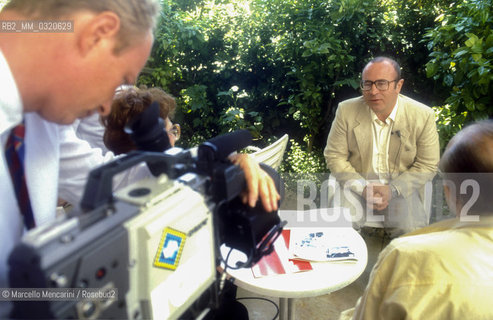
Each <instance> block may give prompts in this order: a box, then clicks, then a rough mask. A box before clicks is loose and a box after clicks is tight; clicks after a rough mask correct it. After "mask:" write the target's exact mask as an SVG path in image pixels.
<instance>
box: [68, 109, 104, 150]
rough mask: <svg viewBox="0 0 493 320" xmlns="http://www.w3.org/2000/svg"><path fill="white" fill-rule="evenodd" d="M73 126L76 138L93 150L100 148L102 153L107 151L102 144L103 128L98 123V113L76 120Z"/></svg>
mask: <svg viewBox="0 0 493 320" xmlns="http://www.w3.org/2000/svg"><path fill="white" fill-rule="evenodd" d="M73 126H74V128H75V134H76V135H77V137H78V138H80V139H82V140H85V141H87V142H88V143H89V145H90V146H91V147H93V148H100V149H101V150H102V152H103V153H106V152H108V151H109V150H108V148H106V146H105V145H104V142H103V136H104V130H105V128H104V126H103V124H102V123H101V122H100V115H99V113H94V114H92V115H90V116H88V117H85V118H83V119H77V120H76V121H75V122H74V124H73Z"/></svg>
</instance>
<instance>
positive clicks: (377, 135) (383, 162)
mask: <svg viewBox="0 0 493 320" xmlns="http://www.w3.org/2000/svg"><path fill="white" fill-rule="evenodd" d="M398 108H399V103H398V101H397V102H396V103H395V106H394V108H393V109H392V112H391V113H390V115H389V116H388V117H387V119H385V121H382V120H380V119H378V117H377V115H376V114H375V112H373V110H371V109H370V114H371V117H372V122H371V124H372V139H373V155H372V168H373V172H375V173H376V174H377V175H378V178H379V180H380V181H379V182H380V183H383V184H388V182H389V177H390V172H389V143H390V135H391V134H392V128H393V127H394V121H395V116H396V114H397V109H398Z"/></svg>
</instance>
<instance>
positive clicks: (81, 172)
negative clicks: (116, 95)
mask: <svg viewBox="0 0 493 320" xmlns="http://www.w3.org/2000/svg"><path fill="white" fill-rule="evenodd" d="M59 131H60V178H59V183H58V189H59V191H58V193H59V197H60V198H62V199H63V200H65V201H68V202H69V203H72V204H74V205H76V204H78V203H79V202H80V200H81V199H82V195H83V192H84V189H85V186H86V183H87V178H88V175H89V172H90V171H91V170H92V169H94V168H96V167H98V166H100V165H103V164H105V163H107V162H109V161H111V160H113V159H116V158H117V157H116V156H115V155H114V154H113V153H112V152H107V153H105V154H103V152H102V151H101V149H99V148H92V147H91V146H90V145H89V143H88V142H87V141H84V140H81V139H79V138H78V137H77V136H76V135H75V130H74V128H73V126H60V130H59ZM234 162H235V163H236V164H238V165H239V166H240V167H241V168H242V169H243V171H244V172H245V180H246V182H247V192H246V193H245V194H244V195H243V199H244V202H245V203H246V202H248V203H249V204H250V206H254V205H255V203H256V200H257V199H258V198H260V200H261V201H262V204H263V206H264V208H265V210H266V211H269V212H270V211H273V210H277V202H278V200H279V198H280V196H279V194H278V192H277V190H276V187H275V184H274V182H273V180H272V178H271V177H270V176H269V175H268V174H267V173H266V172H265V171H264V170H262V169H261V168H260V166H259V164H258V162H256V161H255V160H254V159H253V158H251V157H247V155H238V156H237V157H236V158H234ZM149 176H151V173H150V172H149V170H148V169H147V166H146V165H145V164H142V165H137V166H134V167H132V168H130V169H129V170H127V171H125V173H122V174H118V175H116V176H115V177H114V178H113V188H114V189H115V190H116V189H118V188H120V187H123V186H126V185H128V184H130V183H133V182H135V181H138V180H140V179H143V178H145V177H149Z"/></svg>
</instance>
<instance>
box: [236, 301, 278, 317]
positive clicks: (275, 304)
mask: <svg viewBox="0 0 493 320" xmlns="http://www.w3.org/2000/svg"><path fill="white" fill-rule="evenodd" d="M239 300H263V301H267V302H270V303H272V304H273V305H274V307H276V314H275V316H274V318H272V320H275V319H276V318H277V316H278V315H279V307H278V306H277V303H275V302H274V301H272V300H270V299H267V298H262V297H242V298H236V301H239Z"/></svg>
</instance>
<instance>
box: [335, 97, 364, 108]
mask: <svg viewBox="0 0 493 320" xmlns="http://www.w3.org/2000/svg"><path fill="white" fill-rule="evenodd" d="M364 104H365V100H364V99H363V96H359V97H354V98H349V99H346V100H344V101H342V102H341V103H339V107H345V108H347V107H349V106H359V105H364Z"/></svg>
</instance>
